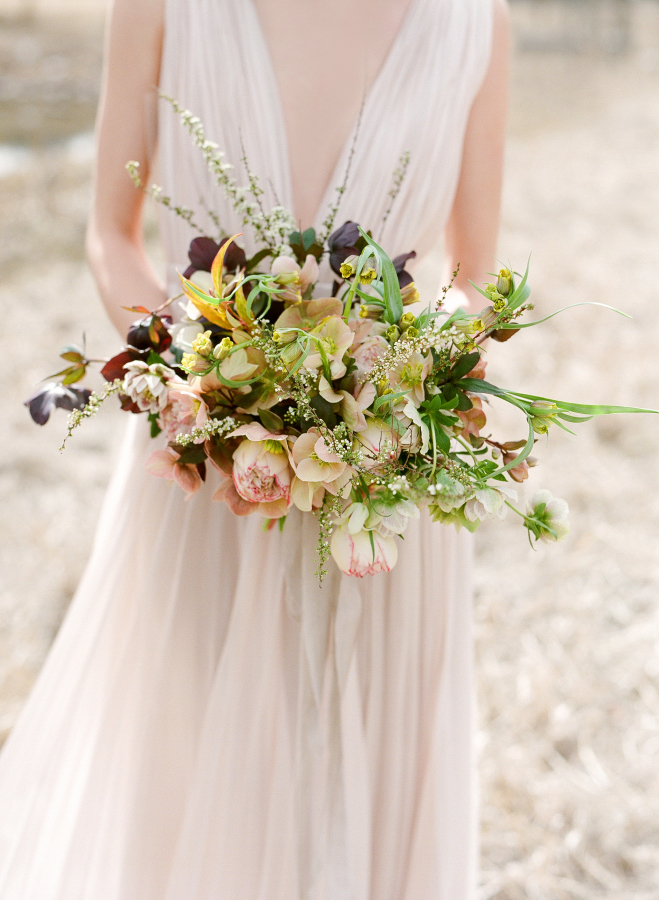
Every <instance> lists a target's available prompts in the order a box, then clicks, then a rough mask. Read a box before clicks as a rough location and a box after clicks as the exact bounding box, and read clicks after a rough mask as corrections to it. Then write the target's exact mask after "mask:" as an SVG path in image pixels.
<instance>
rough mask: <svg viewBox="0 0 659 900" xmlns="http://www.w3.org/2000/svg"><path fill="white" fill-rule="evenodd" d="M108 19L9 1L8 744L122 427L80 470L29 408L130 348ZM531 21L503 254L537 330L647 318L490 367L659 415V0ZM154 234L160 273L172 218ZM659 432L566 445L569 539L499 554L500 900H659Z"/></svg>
mask: <svg viewBox="0 0 659 900" xmlns="http://www.w3.org/2000/svg"><path fill="white" fill-rule="evenodd" d="M104 7H105V2H104V0H0V72H1V73H2V77H1V80H0V303H1V306H2V321H3V323H4V324H3V328H2V331H1V333H0V342H1V345H2V346H0V360H2V376H1V377H2V383H3V384H4V386H5V388H6V390H3V392H2V393H0V421H2V422H3V433H4V439H3V442H2V443H3V447H4V451H3V457H2V460H1V462H0V498H1V502H2V507H1V509H2V514H1V515H0V740H1V739H2V738H3V737H4V736H6V734H7V733H8V732H9V730H10V729H11V727H12V724H13V723H14V721H15V719H16V716H17V714H18V713H19V711H20V708H21V705H22V703H23V702H24V699H25V697H26V696H27V694H28V692H29V690H30V687H31V685H32V683H33V681H34V678H35V676H36V674H37V673H38V671H39V668H40V666H41V664H42V662H43V659H44V656H45V654H46V653H47V651H48V647H49V646H50V643H51V641H52V639H53V637H54V635H55V633H56V631H57V628H58V625H59V623H60V622H61V619H62V616H63V614H64V612H65V610H66V607H67V604H68V603H69V601H70V598H71V595H72V593H73V591H74V589H75V586H76V583H77V581H78V578H79V576H80V574H81V571H82V568H83V566H84V563H85V560H86V558H87V555H88V553H89V549H90V543H91V540H92V536H93V530H94V525H95V522H96V519H97V516H98V511H99V506H100V503H101V500H102V497H103V492H104V489H105V486H106V484H107V481H108V477H109V474H110V472H111V470H112V465H113V460H114V458H115V454H116V451H117V444H118V439H117V433H118V431H119V430H120V426H121V424H122V422H121V416H120V414H119V412H118V410H115V409H114V408H108V409H107V410H105V411H104V414H103V415H101V416H100V417H99V418H98V419H97V420H96V421H94V422H93V423H89V424H88V425H87V426H86V427H85V428H84V429H82V430H81V431H80V432H79V433H77V434H76V436H75V438H74V439H73V440H72V441H71V442H70V445H69V446H68V447H67V450H66V452H65V453H64V454H60V453H58V451H57V447H58V446H59V444H60V442H61V438H62V437H63V434H64V430H65V415H64V414H62V413H60V414H59V415H56V416H55V418H54V421H53V422H52V423H51V424H50V427H48V428H44V429H39V428H37V427H36V426H34V425H33V424H32V423H31V421H30V420H29V418H28V415H27V411H26V410H25V409H24V408H23V407H22V405H21V401H22V400H24V399H25V398H26V397H27V396H28V395H29V393H30V392H31V391H32V389H33V386H34V384H35V383H36V382H37V381H38V380H39V379H41V378H43V377H44V376H46V375H48V374H49V373H50V372H52V371H53V370H54V369H56V368H57V362H58V360H57V352H58V349H59V347H60V345H62V344H64V343H68V342H70V341H75V340H79V339H80V337H81V333H82V332H83V330H84V331H86V333H87V340H88V347H89V350H90V351H91V354H92V355H105V354H107V352H108V351H109V350H111V349H112V347H114V346H115V345H116V340H117V339H116V336H115V334H114V333H113V331H112V329H111V327H110V326H109V325H108V323H107V322H106V320H105V318H104V315H103V312H102V308H101V306H100V302H99V300H98V298H97V294H96V291H95V288H94V286H93V283H92V280H91V277H90V275H89V273H88V271H87V269H86V266H85V263H84V259H83V235H84V228H85V219H86V215H87V210H88V206H89V197H90V167H91V161H92V154H93V136H92V129H93V122H94V113H95V106H96V102H97V98H98V86H99V74H100V65H101V52H102V29H103V11H104ZM511 11H512V19H513V26H514V35H515V52H514V66H513V89H512V110H511V120H510V139H509V148H508V158H507V173H506V183H505V192H504V211H503V228H502V235H501V241H500V248H501V250H500V253H501V257H502V259H504V260H506V261H510V262H512V263H513V264H514V265H515V266H516V267H517V268H520V267H523V266H524V265H525V263H526V259H527V256H528V254H529V252H532V254H533V256H532V279H531V280H532V284H533V286H534V291H533V300H534V301H535V303H536V310H537V312H538V314H543V315H546V314H548V313H549V312H551V311H553V310H555V309H557V308H559V307H561V306H564V305H567V304H569V303H576V302H579V301H583V300H594V301H599V302H604V303H610V304H612V305H614V306H617V307H619V308H622V309H624V310H625V311H626V312H628V313H629V314H630V315H631V316H633V319H632V320H626V319H622V318H620V317H618V316H616V315H615V314H613V313H610V312H608V311H606V310H602V309H597V308H588V307H585V308H580V309H577V310H573V311H571V312H569V313H566V314H564V315H562V316H560V317H558V318H555V319H552V320H551V321H550V322H548V323H546V324H545V325H544V326H542V327H541V328H538V329H532V330H530V331H527V332H525V333H524V336H523V337H518V338H516V339H515V340H514V341H513V342H512V343H511V344H507V345H506V348H505V351H501V349H499V350H497V348H496V347H495V348H493V349H492V351H491V353H490V362H489V365H490V372H491V374H492V376H493V377H494V380H496V378H498V379H499V383H502V384H503V385H510V386H515V387H520V388H523V386H524V385H526V390H528V391H529V392H530V393H546V394H548V395H550V396H557V397H561V398H563V399H572V400H576V401H581V402H598V401H599V402H610V403H624V404H630V405H639V406H655V407H659V364H658V362H657V339H658V338H659V278H658V274H657V268H658V265H657V264H658V263H659V2H658V0H636V2H632V0H511ZM147 233H148V236H149V246H150V249H151V252H152V253H153V254H154V256H155V257H156V258H157V257H158V247H157V240H156V235H155V228H154V224H153V214H152V213H151V214H150V218H149V221H148V223H147ZM538 317H540V315H538ZM5 352H6V353H7V356H6V357H5V356H4V353H5ZM495 376H496V377H495ZM497 421H503V419H502V418H501V417H500V416H496V415H494V414H493V416H492V419H491V422H492V425H493V428H494V427H496V422H497ZM520 436H521V435H520ZM658 438H659V419H654V418H652V417H649V416H648V417H639V418H634V417H621V418H614V419H608V420H600V421H596V422H593V423H589V424H588V425H585V426H583V427H582V428H581V431H580V434H579V436H578V438H577V439H575V438H571V437H570V436H569V435H565V434H563V433H562V432H559V433H557V434H552V441H551V447H549V448H546V447H544V446H543V445H541V444H539V445H538V449H537V453H536V455H537V456H538V457H539V458H540V460H541V465H540V467H539V468H538V469H536V470H535V471H534V472H533V473H532V477H531V481H530V488H527V491H526V492H527V493H529V490H532V489H533V487H534V486H544V485H546V486H548V487H550V488H551V490H552V491H553V492H554V493H556V494H557V495H559V496H562V497H564V498H565V499H567V500H568V502H569V504H570V507H571V509H572V533H571V535H570V537H569V538H568V539H567V540H566V541H565V542H564V543H563V544H561V545H559V546H557V547H549V548H541V549H539V550H538V551H537V552H534V551H532V550H530V549H529V546H528V544H527V543H526V538H525V534H524V531H523V529H520V527H519V526H518V524H517V523H516V522H513V521H507V522H506V523H505V525H504V527H503V528H501V527H492V528H489V529H488V528H483V529H482V531H481V532H479V534H478V536H477V548H478V567H477V575H476V579H477V597H476V623H477V658H478V673H479V692H480V721H481V729H480V737H479V743H480V747H479V750H480V755H481V772H482V779H483V792H482V810H483V829H484V830H483V873H482V887H481V891H480V898H479V900H491V898H493V900H527V898H530V900H536V898H538V900H563V898H565V900H568V898H569V900H572V898H575V900H595V898H604V897H606V898H607V900H659V765H658V762H659V692H658V687H659V603H658V600H659V596H658V595H659V539H658V538H659V479H658V476H659V450H658V447H659V440H658Z"/></svg>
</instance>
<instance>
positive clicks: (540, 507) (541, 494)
mask: <svg viewBox="0 0 659 900" xmlns="http://www.w3.org/2000/svg"><path fill="white" fill-rule="evenodd" d="M569 512H570V510H569V508H568V505H567V503H566V502H565V500H560V499H559V498H558V497H554V496H553V494H551V493H550V491H547V490H540V491H536V492H535V494H534V495H533V497H531V502H530V503H529V505H528V509H527V515H528V516H529V517H530V518H532V519H534V520H535V522H536V523H537V532H538V534H537V536H538V537H539V539H540V540H541V541H544V542H545V543H547V544H550V543H552V542H553V541H562V540H563V538H565V537H566V536H567V535H568V534H569V531H570V525H569V523H568V516H569ZM552 532H553V534H552Z"/></svg>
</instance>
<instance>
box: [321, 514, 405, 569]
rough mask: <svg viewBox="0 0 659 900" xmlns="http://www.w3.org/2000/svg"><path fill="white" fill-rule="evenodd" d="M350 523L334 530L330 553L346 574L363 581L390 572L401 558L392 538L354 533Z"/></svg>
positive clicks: (371, 533) (363, 532) (367, 533)
mask: <svg viewBox="0 0 659 900" xmlns="http://www.w3.org/2000/svg"><path fill="white" fill-rule="evenodd" d="M349 527H350V526H349V524H346V525H340V526H339V527H338V528H335V529H334V532H333V534H332V541H331V544H330V550H331V553H332V556H333V558H334V561H335V562H336V564H337V566H338V567H339V569H340V570H341V571H342V572H343V574H344V575H354V576H356V577H357V578H363V577H364V576H365V575H375V574H377V573H378V572H390V571H391V570H392V569H393V567H394V566H395V565H396V560H397V559H398V547H397V545H396V541H395V540H394V538H392V537H382V535H380V534H378V533H377V532H374V531H358V532H357V533H356V534H351V533H350V530H349Z"/></svg>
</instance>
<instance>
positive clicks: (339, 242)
mask: <svg viewBox="0 0 659 900" xmlns="http://www.w3.org/2000/svg"><path fill="white" fill-rule="evenodd" d="M358 240H359V226H358V225H357V223H356V222H350V221H348V222H344V223H343V225H342V226H341V227H340V228H337V229H336V231H333V232H332V233H331V234H330V236H329V238H328V239H327V246H328V247H329V248H330V250H338V249H339V248H342V247H354V246H355V244H356V243H357V241H358Z"/></svg>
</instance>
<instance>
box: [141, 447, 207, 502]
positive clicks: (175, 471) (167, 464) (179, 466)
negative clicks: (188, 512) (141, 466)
mask: <svg viewBox="0 0 659 900" xmlns="http://www.w3.org/2000/svg"><path fill="white" fill-rule="evenodd" d="M178 460H179V457H178V456H177V454H176V453H174V451H173V450H170V449H169V448H168V449H167V450H154V451H153V453H152V454H151V456H150V457H149V458H148V460H147V461H146V470H147V472H149V473H150V474H151V475H155V476H156V477H157V478H166V479H167V480H168V481H175V482H176V483H177V484H178V486H179V487H181V488H183V490H184V491H185V492H186V493H188V494H196V493H197V491H198V490H199V488H200V487H201V476H200V475H199V472H198V471H197V467H196V466H195V465H193V464H192V463H180V462H179V461H178Z"/></svg>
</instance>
